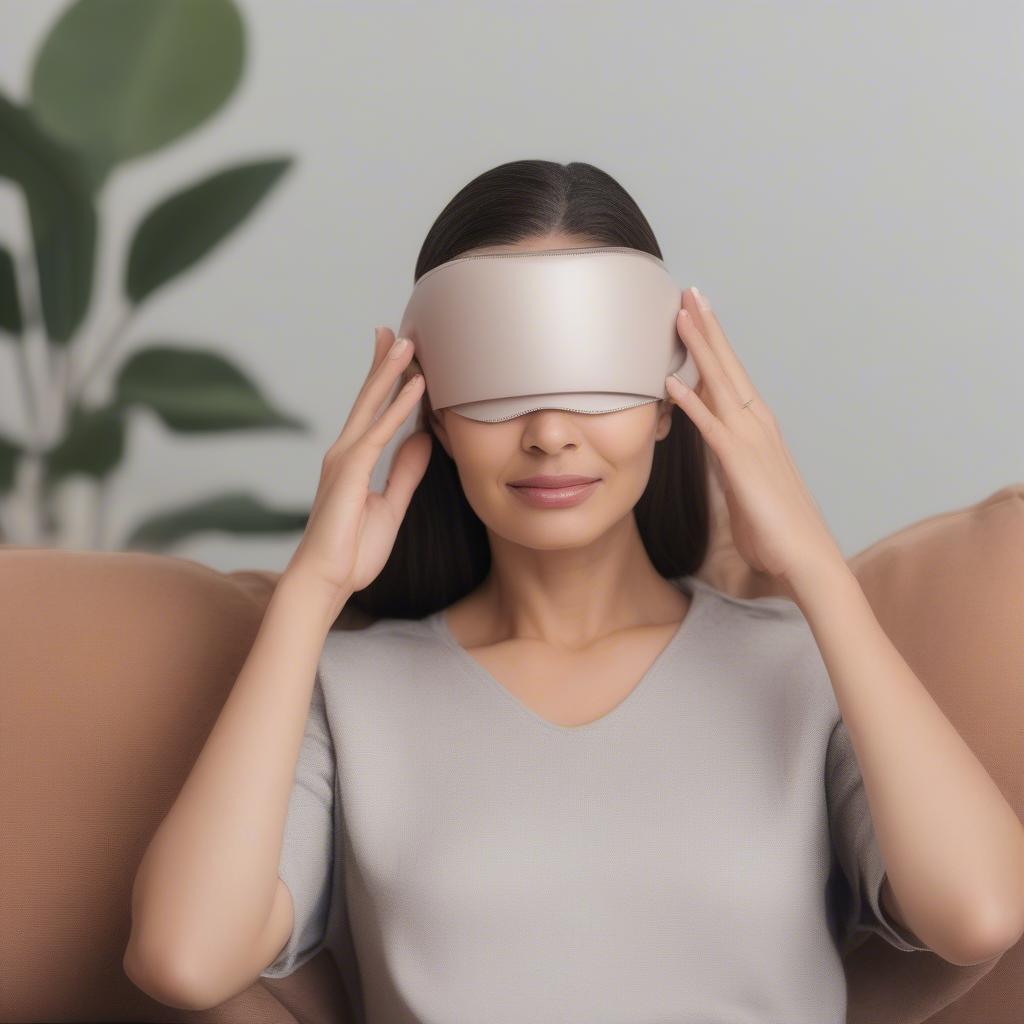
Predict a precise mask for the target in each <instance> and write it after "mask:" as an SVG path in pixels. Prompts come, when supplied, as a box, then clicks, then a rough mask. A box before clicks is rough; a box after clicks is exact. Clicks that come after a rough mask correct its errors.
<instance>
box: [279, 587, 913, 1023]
mask: <svg viewBox="0 0 1024 1024" xmlns="http://www.w3.org/2000/svg"><path fill="white" fill-rule="evenodd" d="M671 582H672V583H674V584H675V585H676V586H678V587H680V588H682V589H683V590H684V592H686V593H688V594H690V595H691V596H692V598H693V601H692V603H691V605H690V608H689V610H688V612H687V615H686V617H685V618H684V619H683V622H682V624H681V626H680V628H679V629H678V630H677V632H676V633H675V634H673V636H672V639H671V640H670V641H669V643H668V644H667V646H666V647H665V648H664V649H663V650H662V651H661V653H660V654H659V655H658V657H657V658H656V660H655V661H654V662H653V664H652V665H651V667H650V668H649V669H648V671H647V672H646V673H645V675H644V676H643V678H642V679H641V681H640V683H639V684H638V685H637V686H636V688H635V689H634V690H632V691H631V692H630V694H629V695H628V696H627V697H626V698H625V700H623V701H622V702H621V703H620V704H618V705H617V706H616V707H615V708H613V709H612V710H611V711H610V712H609V713H608V714H606V715H605V716H604V717H602V718H599V719H598V720H596V721H594V722H591V723H588V724H586V725H582V726H562V725H557V724H554V723H551V722H548V721H547V720H545V719H544V718H543V717H541V716H540V715H538V714H536V713H535V712H533V711H532V710H530V709H529V708H528V707H527V706H526V705H525V704H523V703H522V702H521V701H520V700H519V699H518V698H517V697H516V696H514V694H513V693H512V692H511V691H510V690H508V689H506V688H505V687H503V686H502V685H501V684H500V683H499V682H498V681H497V680H496V679H495V678H494V677H493V676H492V675H491V674H490V673H489V672H487V671H486V670H485V669H484V668H483V666H482V665H480V664H479V663H478V662H477V661H476V660H475V659H474V658H473V657H472V656H471V655H470V654H469V653H468V652H467V651H465V650H464V649H463V648H462V647H460V646H459V645H458V644H457V643H456V641H455V638H454V636H453V635H452V633H451V632H450V631H449V630H448V628H447V626H446V624H445V620H444V617H443V615H442V613H441V612H436V613H434V614H432V615H428V616H426V617H425V618H422V619H417V620H409V619H390V618H384V619H378V620H377V621H375V622H373V623H372V624H371V625H370V626H369V627H367V628H365V629H360V630H338V631H332V632H331V633H329V634H328V636H327V638H326V641H325V644H324V648H323V652H322V655H321V658H320V661H319V666H318V669H317V676H316V681H315V685H314V688H313V694H312V700H311V704H310V710H309V717H308V720H307V725H306V732H305V738H304V740H303V743H302V750H301V753H300V755H299V759H298V764H297V766H296V772H295V783H294V787H293V791H292V794H291V799H290V802H289V807H288V818H287V824H286V826H285V834H284V843H283V848H282V853H281V862H280V872H279V873H280V877H281V879H282V880H283V881H284V883H285V884H286V885H287V886H288V888H289V890H290V891H291V894H292V898H293V901H294V904H295V925H294V928H293V931H292V935H291V938H290V939H289V941H288V944H287V945H286V946H285V948H284V949H283V950H282V952H281V954H280V955H279V956H278V958H277V959H276V960H275V961H274V963H273V964H271V965H270V966H269V967H268V968H267V969H266V970H264V971H263V975H264V976H265V977H271V978H279V977H283V976H285V975H288V974H290V973H291V972H292V971H294V970H295V969H296V968H297V967H299V966H301V965H302V964H304V963H305V962H306V961H307V960H309V959H310V958H311V957H313V956H315V955H316V954H317V953H319V952H320V950H321V949H323V948H324V947H325V946H326V947H327V948H328V949H330V951H331V953H332V954H333V956H334V959H335V961H336V962H337V964H338V967H339V969H340V971H341V973H342V977H343V979H344V981H345V983H346V986H347V989H348V991H349V993H350V995H351V999H352V1003H353V1007H354V1009H355V1013H356V1019H357V1020H358V1021H360V1022H363V1024H403V1022H407V1021H408V1022H415V1024H480V1022H481V1021H487V1022H488V1024H505V1022H509V1024H511V1022H514V1024H522V1022H523V1021H526V1020H528V1021H531V1024H547V1022H558V1024H567V1022H586V1024H623V1022H629V1024H688V1022H695V1021H700V1022H701V1024H779V1022H785V1024H802V1022H807V1024H843V1022H844V1021H845V1018H846V984H845V977H844V973H843V967H842V963H841V960H840V955H841V953H842V952H844V951H845V950H846V949H847V948H849V947H851V946H853V945H856V944H858V941H857V940H858V939H859V940H861V941H862V940H863V939H864V938H866V937H867V933H868V932H875V933H877V934H878V935H881V936H882V937H883V938H884V939H885V940H886V941H887V942H889V943H891V944H892V945H893V946H895V947H897V948H898V949H901V950H904V951H908V952H910V951H914V950H926V949H927V948H928V947H927V946H925V945H924V944H923V943H921V941H920V939H918V938H917V937H916V936H915V935H914V934H913V933H911V932H908V931H907V930H906V929H904V928H902V927H900V926H898V925H896V924H895V922H893V921H892V919H891V918H889V916H888V915H887V914H886V912H885V910H884V909H883V907H882V906H881V904H880V902H879V900H880V890H881V885H882V881H883V879H884V875H885V866H884V864H883V862H882V858H881V853H880V850H879V847H878V845H877V841H876V839H875V835H874V830H873V827H872V822H871V817H870V813H869V808H868V803H867V798H866V794H865V791H864V786H863V780H862V778H861V774H860V769H859V766H858V764H857V759H856V757H855V755H854V750H853V746H852V744H851V743H850V738H849V735H848V733H847V731H846V727H845V724H844V723H843V721H842V718H841V717H840V714H839V706H838V704H837V702H836V699H835V695H834V693H833V690H832V685H831V682H830V680H829V677H828V673H827V670H826V668H825V664H824V661H823V660H822V657H821V653H820V651H819V650H818V646H817V643H816V642H815V640H814V636H813V634H812V633H811V630H810V626H809V625H808V623H807V621H806V619H805V618H804V616H803V614H802V612H801V611H800V609H799V607H798V606H797V605H796V604H794V603H793V602H792V601H789V600H787V599H786V598H783V597H762V598H736V597H733V596H731V595H728V594H725V593H724V592H722V591H720V590H717V589H716V588H714V587H712V586H711V585H710V584H708V583H705V582H704V581H703V580H700V579H698V578H696V577H694V576H682V577H678V578H676V579H674V580H672V581H671Z"/></svg>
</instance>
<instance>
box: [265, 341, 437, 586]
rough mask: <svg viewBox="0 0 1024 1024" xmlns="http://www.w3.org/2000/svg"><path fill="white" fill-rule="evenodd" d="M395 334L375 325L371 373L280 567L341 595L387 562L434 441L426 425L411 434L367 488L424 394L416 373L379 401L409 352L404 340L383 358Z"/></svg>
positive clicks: (329, 454) (410, 345) (368, 580)
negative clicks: (379, 480)
mask: <svg viewBox="0 0 1024 1024" xmlns="http://www.w3.org/2000/svg"><path fill="white" fill-rule="evenodd" d="M395 340H396V339H395V336H394V332H393V331H391V330H390V329H389V328H387V327H380V328H378V329H377V336H376V340H375V342H374V353H373V363H372V365H371V366H370V372H369V373H368V374H367V377H366V380H365V382H364V383H363V386H362V388H361V389H360V391H359V394H358V395H357V396H356V400H355V402H354V403H353V405H352V409H351V411H350V412H349V415H348V419H347V420H346V421H345V425H344V427H343V428H342V430H341V433H340V434H339V435H338V438H337V440H336V441H335V442H334V443H333V444H332V445H331V447H330V448H328V449H327V453H326V454H325V455H324V458H323V463H322V467H321V471H320V483H319V485H318V486H317V492H316V497H315V498H314V499H313V506H312V508H311V509H310V513H309V520H308V522H307V523H306V528H305V531H304V532H303V535H302V539H301V540H300V541H299V545H298V547H297V548H296V549H295V553H294V554H293V555H292V558H291V561H290V562H289V563H288V566H287V568H286V569H285V572H286V573H288V574H290V575H301V576H303V577H305V578H306V579H313V580H316V581H318V583H322V584H323V585H324V586H325V587H326V588H327V590H328V592H334V591H336V592H337V593H339V594H344V595H345V596H346V599H347V595H348V594H350V593H354V592H355V591H357V590H362V589H363V588H364V587H366V586H369V584H370V583H372V582H373V581H374V580H375V579H376V578H377V576H378V575H379V574H380V572H381V570H382V569H383V568H384V566H385V564H386V563H387V560H388V557H389V556H390V554H391V550H392V548H393V547H394V544H395V537H396V536H397V535H398V528H399V526H400V525H401V523H402V520H403V518H404V517H405V513H406V510H407V509H408V507H409V502H410V501H411V500H412V494H413V491H415V490H416V488H417V487H418V486H419V483H420V480H422V479H423V474H424V473H425V472H426V469H427V465H428V463H429V461H430V454H431V448H432V445H433V443H434V442H433V440H432V438H431V436H430V434H429V433H428V432H427V431H425V430H417V431H415V432H414V433H412V434H410V435H409V437H407V438H406V439H405V440H404V441H403V442H402V444H401V445H400V447H399V448H398V451H397V452H396V453H395V456H394V460H393V461H392V464H391V472H390V475H389V477H388V480H387V484H386V485H385V487H384V490H383V492H380V493H378V492H377V491H371V490H370V476H371V474H372V472H373V468H374V466H375V465H376V464H377V460H378V459H379V458H380V454H381V452H382V451H383V449H384V446H385V445H386V444H387V443H388V442H389V441H390V440H391V438H392V437H394V434H395V431H396V430H397V429H398V428H399V426H401V424H402V423H404V422H405V418H406V417H407V416H408V415H409V413H410V412H411V411H412V410H413V409H414V408H415V406H416V403H417V402H418V401H419V400H420V397H421V396H422V394H423V377H422V375H419V376H417V377H413V378H412V379H410V380H409V381H408V383H406V384H405V386H404V387H402V388H401V390H400V391H399V392H398V394H396V395H395V397H394V398H393V399H392V400H391V401H390V402H386V400H387V397H388V395H389V394H390V392H391V390H392V388H393V386H394V384H395V381H396V380H398V378H399V377H401V375H402V371H403V370H404V369H405V368H406V366H408V364H409V361H410V360H411V358H412V355H413V342H412V341H411V340H407V341H406V344H405V348H404V350H402V351H401V352H399V353H398V354H397V357H396V358H390V355H391V353H392V343H393V342H394V341H395ZM385 403H386V408H384V409H383V412H380V410H381V408H382V407H383V406H385ZM378 412H380V416H377V413H378ZM375 417H376V418H375Z"/></svg>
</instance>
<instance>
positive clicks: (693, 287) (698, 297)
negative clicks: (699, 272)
mask: <svg viewBox="0 0 1024 1024" xmlns="http://www.w3.org/2000/svg"><path fill="white" fill-rule="evenodd" d="M690 291H691V292H693V297H694V298H695V299H696V300H697V305H698V306H700V308H701V309H710V308H711V307H710V306H709V305H708V300H707V299H705V298H704V296H703V295H701V293H700V292H699V291H698V290H697V286H696V285H695V284H692V285H690Z"/></svg>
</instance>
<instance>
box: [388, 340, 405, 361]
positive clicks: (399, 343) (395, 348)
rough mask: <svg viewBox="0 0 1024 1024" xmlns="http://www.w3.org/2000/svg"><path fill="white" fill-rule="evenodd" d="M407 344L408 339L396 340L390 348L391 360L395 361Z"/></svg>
mask: <svg viewBox="0 0 1024 1024" xmlns="http://www.w3.org/2000/svg"><path fill="white" fill-rule="evenodd" d="M408 344H409V339H408V338H396V339H395V343H394V345H392V346H391V358H392V359H397V358H398V357H399V356H400V355H401V354H402V353H403V352H404V351H405V346H406V345H408Z"/></svg>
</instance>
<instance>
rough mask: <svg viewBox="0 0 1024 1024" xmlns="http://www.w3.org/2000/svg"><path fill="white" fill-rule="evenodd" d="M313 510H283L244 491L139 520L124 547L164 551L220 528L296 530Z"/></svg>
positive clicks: (260, 531) (268, 530)
mask: <svg viewBox="0 0 1024 1024" xmlns="http://www.w3.org/2000/svg"><path fill="white" fill-rule="evenodd" d="M308 521H309V509H279V508H271V507H269V506H267V505H264V504H263V502H262V501H261V500H260V499H259V498H257V497H255V496H253V495H251V494H247V493H246V492H244V491H229V492H228V493H226V494H221V495H217V496H215V497H212V498H204V499H202V500H200V501H196V502H191V503H189V504H186V505H180V506H178V507H177V508H175V509H171V510H169V511H166V512H158V513H156V514H155V515H151V516H149V517H148V518H147V519H145V520H143V521H142V522H141V523H139V524H138V525H137V526H136V527H135V528H134V529H133V530H132V532H131V534H130V535H129V536H128V538H127V539H126V540H125V541H124V543H123V544H122V547H123V548H131V549H143V548H144V549H148V550H160V549H162V548H167V547H170V546H171V545H172V544H174V543H176V542H177V541H179V540H181V539H183V538H184V537H188V536H191V535H192V534H195V533H206V532H208V531H211V530H216V531H218V532H220V533H261V534H262V533H295V532H296V531H298V530H304V529H305V528H306V523H307V522H308Z"/></svg>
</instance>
